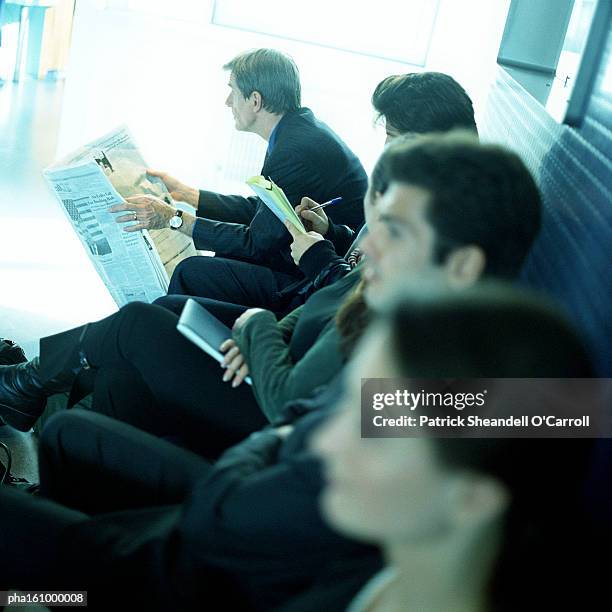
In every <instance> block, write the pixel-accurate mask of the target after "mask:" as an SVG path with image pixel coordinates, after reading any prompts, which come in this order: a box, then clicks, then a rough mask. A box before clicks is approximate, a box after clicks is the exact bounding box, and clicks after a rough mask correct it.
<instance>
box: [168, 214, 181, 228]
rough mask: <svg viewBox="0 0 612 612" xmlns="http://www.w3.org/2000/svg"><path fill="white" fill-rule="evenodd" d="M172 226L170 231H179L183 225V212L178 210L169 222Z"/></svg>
mask: <svg viewBox="0 0 612 612" xmlns="http://www.w3.org/2000/svg"><path fill="white" fill-rule="evenodd" d="M168 224H169V225H170V229H173V230H177V229H179V227H181V225H183V211H182V210H177V211H176V212H175V213H174V214H173V215H172V216H171V217H170V221H168Z"/></svg>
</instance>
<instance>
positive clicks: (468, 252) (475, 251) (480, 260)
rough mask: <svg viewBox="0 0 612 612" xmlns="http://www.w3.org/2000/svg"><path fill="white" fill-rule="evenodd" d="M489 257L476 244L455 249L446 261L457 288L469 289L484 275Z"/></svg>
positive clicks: (452, 281)
mask: <svg viewBox="0 0 612 612" xmlns="http://www.w3.org/2000/svg"><path fill="white" fill-rule="evenodd" d="M486 263H487V257H486V255H485V253H484V251H483V250H482V249H481V248H480V247H479V246H477V245H475V244H469V245H466V246H463V247H461V248H459V249H455V250H454V251H452V253H450V254H449V256H448V258H447V259H446V264H445V267H446V270H447V273H448V276H449V278H450V282H451V284H452V285H453V286H455V287H469V286H470V285H473V284H474V283H475V282H476V281H477V280H478V279H479V278H480V277H481V276H482V274H483V273H484V269H485V266H486Z"/></svg>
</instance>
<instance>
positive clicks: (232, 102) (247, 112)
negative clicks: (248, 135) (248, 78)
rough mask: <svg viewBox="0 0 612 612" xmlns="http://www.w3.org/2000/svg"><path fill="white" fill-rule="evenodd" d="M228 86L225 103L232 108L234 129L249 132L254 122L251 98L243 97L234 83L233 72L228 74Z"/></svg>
mask: <svg viewBox="0 0 612 612" xmlns="http://www.w3.org/2000/svg"><path fill="white" fill-rule="evenodd" d="M228 86H229V88H230V89H231V91H230V93H229V95H228V96H227V99H226V100H225V105H226V106H229V108H231V109H232V115H234V121H235V126H236V129H237V130H239V131H241V132H249V131H251V127H252V126H253V123H255V112H254V111H253V105H252V101H251V98H250V97H249V98H246V99H245V98H244V96H243V95H242V92H241V91H240V89H238V86H237V85H236V80H235V79H234V75H233V74H232V75H230V79H229V83H228Z"/></svg>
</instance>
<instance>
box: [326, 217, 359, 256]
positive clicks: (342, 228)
mask: <svg viewBox="0 0 612 612" xmlns="http://www.w3.org/2000/svg"><path fill="white" fill-rule="evenodd" d="M357 233H358V232H355V231H353V230H352V229H351V228H350V227H348V226H347V225H339V224H336V223H334V222H333V221H332V220H331V219H329V229H328V230H327V234H325V239H326V240H329V241H330V242H331V243H332V244H333V245H334V247H335V248H336V253H338V255H342V256H345V255H348V250H349V248H350V246H351V245H352V244H353V241H354V240H355V237H356V236H357Z"/></svg>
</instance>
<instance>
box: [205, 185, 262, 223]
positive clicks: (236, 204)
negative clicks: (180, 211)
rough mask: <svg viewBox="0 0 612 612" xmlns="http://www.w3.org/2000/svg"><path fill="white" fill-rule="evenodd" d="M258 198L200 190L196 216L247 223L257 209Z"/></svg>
mask: <svg viewBox="0 0 612 612" xmlns="http://www.w3.org/2000/svg"><path fill="white" fill-rule="evenodd" d="M258 201H259V200H258V198H256V197H255V196H251V197H248V198H245V197H243V196H237V195H222V194H220V193H216V192H214V191H205V190H200V197H199V199H198V209H197V213H196V214H197V216H198V217H204V218H206V219H212V220H213V221H227V222H228V223H244V224H247V225H248V224H249V223H250V222H251V220H252V219H253V216H254V215H255V212H256V211H257V203H258Z"/></svg>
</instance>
